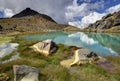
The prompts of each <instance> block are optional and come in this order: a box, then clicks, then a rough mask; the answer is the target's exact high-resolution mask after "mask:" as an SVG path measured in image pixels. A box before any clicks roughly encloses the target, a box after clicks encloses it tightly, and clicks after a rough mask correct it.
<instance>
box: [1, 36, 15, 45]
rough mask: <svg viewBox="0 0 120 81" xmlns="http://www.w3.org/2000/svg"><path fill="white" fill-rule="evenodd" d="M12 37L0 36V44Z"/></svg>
mask: <svg viewBox="0 0 120 81" xmlns="http://www.w3.org/2000/svg"><path fill="white" fill-rule="evenodd" d="M12 39H14V37H12V36H3V35H1V36H0V44H2V43H5V42H10V41H11V40H12Z"/></svg>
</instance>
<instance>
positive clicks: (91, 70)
mask: <svg viewBox="0 0 120 81" xmlns="http://www.w3.org/2000/svg"><path fill="white" fill-rule="evenodd" d="M12 42H18V43H19V44H20V46H19V50H18V51H19V52H20V58H19V59H18V60H15V61H12V62H9V63H6V64H3V65H0V73H6V74H7V75H8V76H9V77H10V79H9V81H13V68H12V67H13V65H29V66H33V67H36V68H38V69H39V71H40V77H39V79H40V81H120V60H119V59H120V57H114V58H113V57H108V58H107V59H108V60H110V61H111V62H112V63H113V64H115V66H116V70H115V71H114V72H107V71H105V70H104V69H102V68H100V67H97V66H95V65H90V64H85V65H83V66H80V67H79V66H75V67H72V68H70V69H68V68H64V67H63V66H61V65H60V64H59V63H60V61H62V60H64V59H67V58H68V56H72V55H73V53H74V51H75V50H76V49H77V48H76V47H74V46H64V45H62V44H59V45H57V46H58V50H57V52H56V53H53V54H52V55H51V56H48V57H44V56H42V55H41V54H40V53H37V52H35V51H34V50H33V49H31V48H29V47H30V46H31V45H33V44H34V43H36V42H37V41H35V42H30V41H26V40H21V39H15V40H13V41H12Z"/></svg>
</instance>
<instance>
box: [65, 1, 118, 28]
mask: <svg viewBox="0 0 120 81" xmlns="http://www.w3.org/2000/svg"><path fill="white" fill-rule="evenodd" d="M75 1H76V0H74V2H73V5H71V6H68V7H67V10H68V11H67V12H66V18H67V19H68V24H69V25H72V26H76V27H78V28H81V29H83V28H86V27H87V26H88V25H89V24H91V23H95V22H96V21H97V20H100V19H101V18H102V17H103V16H105V15H107V14H109V13H113V12H116V11H119V10H120V4H118V5H116V6H113V7H110V8H109V9H107V10H106V12H104V13H98V12H95V11H94V9H99V8H103V7H104V1H102V0H101V2H96V3H94V4H93V3H91V4H90V3H82V4H81V5H77V2H76V3H75ZM92 10H93V11H92ZM78 16H81V17H82V19H81V20H78V21H75V20H74V17H78Z"/></svg>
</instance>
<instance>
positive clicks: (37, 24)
mask: <svg viewBox="0 0 120 81" xmlns="http://www.w3.org/2000/svg"><path fill="white" fill-rule="evenodd" d="M69 30H70V31H73V30H78V28H75V27H73V26H69V25H62V24H57V23H56V22H55V21H54V20H53V19H52V18H51V17H49V16H47V15H44V14H40V13H38V12H36V11H34V10H32V9H30V8H26V9H25V10H23V11H21V12H20V13H18V14H16V15H14V16H12V17H11V18H2V19H0V33H1V34H2V33H10V32H20V33H23V32H26V33H27V32H28V33H29V32H34V33H35V32H49V31H69Z"/></svg>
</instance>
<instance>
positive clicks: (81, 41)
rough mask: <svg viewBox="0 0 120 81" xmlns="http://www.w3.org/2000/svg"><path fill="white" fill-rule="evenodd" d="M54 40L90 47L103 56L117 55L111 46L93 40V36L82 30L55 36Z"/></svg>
mask: <svg viewBox="0 0 120 81" xmlns="http://www.w3.org/2000/svg"><path fill="white" fill-rule="evenodd" d="M54 41H55V42H56V43H62V44H65V45H72V46H77V47H83V48H88V49H91V50H93V51H95V52H97V53H98V54H100V55H103V56H107V55H112V56H116V55H117V53H116V52H115V51H113V50H112V49H111V48H107V47H104V46H102V45H101V44H100V43H99V42H97V41H95V40H93V38H90V37H88V36H87V35H86V34H84V33H82V32H78V33H74V34H70V35H68V36H60V37H57V38H55V39H54Z"/></svg>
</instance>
